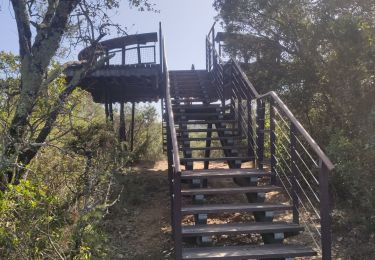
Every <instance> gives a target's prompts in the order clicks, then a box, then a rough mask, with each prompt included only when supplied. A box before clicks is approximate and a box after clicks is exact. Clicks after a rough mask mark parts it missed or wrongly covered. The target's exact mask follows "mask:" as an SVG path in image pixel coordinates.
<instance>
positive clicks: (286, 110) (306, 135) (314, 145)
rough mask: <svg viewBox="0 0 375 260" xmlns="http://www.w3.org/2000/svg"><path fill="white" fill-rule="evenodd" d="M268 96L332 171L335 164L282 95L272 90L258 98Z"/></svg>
mask: <svg viewBox="0 0 375 260" xmlns="http://www.w3.org/2000/svg"><path fill="white" fill-rule="evenodd" d="M266 97H271V98H272V99H273V100H274V101H275V102H277V104H278V105H279V107H280V108H281V110H282V111H283V112H284V114H285V115H286V117H288V118H289V120H290V121H291V122H292V123H293V125H294V126H295V127H296V129H297V130H298V132H299V133H300V134H301V135H302V136H303V137H304V138H305V139H306V141H307V142H308V143H309V145H310V146H311V148H312V149H313V150H314V152H315V153H316V155H317V156H318V157H319V158H320V159H321V160H322V161H323V162H324V164H325V165H326V166H327V168H328V170H330V171H332V170H333V169H334V168H335V166H334V165H333V163H332V162H331V160H330V159H329V158H328V156H327V155H326V154H325V153H324V152H323V150H322V149H321V148H320V146H319V145H318V144H317V143H316V141H315V140H314V139H313V138H312V137H311V135H310V134H309V133H308V132H307V131H306V129H305V128H304V127H303V126H302V124H301V123H300V122H299V121H298V120H297V118H296V117H295V116H294V115H293V113H292V112H291V111H290V110H289V108H288V107H287V106H286V105H285V103H284V102H283V101H282V100H281V99H280V97H279V96H278V95H277V94H276V93H275V92H274V91H270V92H268V93H266V94H263V95H258V96H257V97H256V98H257V99H263V98H266Z"/></svg>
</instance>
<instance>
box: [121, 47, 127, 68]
mask: <svg viewBox="0 0 375 260" xmlns="http://www.w3.org/2000/svg"><path fill="white" fill-rule="evenodd" d="M125 62H126V61H125V46H123V47H122V48H121V65H125Z"/></svg>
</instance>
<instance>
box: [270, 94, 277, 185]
mask: <svg viewBox="0 0 375 260" xmlns="http://www.w3.org/2000/svg"><path fill="white" fill-rule="evenodd" d="M274 109H275V108H274V101H273V99H272V98H271V99H270V150H271V173H272V177H271V184H272V185H275V184H276V171H275V168H276V132H275V110H274Z"/></svg>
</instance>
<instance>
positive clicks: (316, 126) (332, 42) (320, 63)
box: [214, 0, 375, 231]
mask: <svg viewBox="0 0 375 260" xmlns="http://www.w3.org/2000/svg"><path fill="white" fill-rule="evenodd" d="M214 6H215V8H216V9H217V10H218V11H219V18H221V19H222V21H223V25H224V26H225V29H226V31H228V32H230V33H233V37H231V38H232V39H234V40H230V39H229V40H228V41H227V45H228V46H227V51H229V52H230V53H231V54H232V55H234V56H236V57H237V58H238V59H239V60H241V61H242V63H243V66H244V68H245V69H246V70H247V71H248V74H249V77H250V79H251V80H252V81H253V82H254V83H255V84H254V85H255V86H256V87H257V88H258V91H259V92H260V93H264V92H266V91H268V90H276V91H277V92H279V93H280V95H282V96H283V97H284V98H285V99H286V101H287V104H288V106H289V107H290V108H291V110H292V111H293V112H294V114H295V115H296V116H297V118H298V119H300V120H301V122H302V123H303V125H304V126H305V127H306V128H307V129H308V130H309V132H310V133H312V136H313V137H314V138H315V139H316V140H317V141H318V143H319V144H321V145H322V146H323V147H327V149H326V150H327V152H328V153H329V155H330V158H331V159H332V160H333V162H334V163H335V164H336V170H335V172H334V174H333V189H334V192H335V198H336V203H337V205H338V206H339V207H340V208H342V209H348V210H349V211H350V210H351V209H358V210H360V211H361V217H360V218H361V221H362V223H365V224H367V225H368V226H370V227H374V219H373V217H372V216H374V212H375V197H374V195H373V194H374V192H373V187H374V177H373V173H372V172H373V169H374V167H375V164H374V162H375V149H374V132H375V127H374V126H375V124H374V122H375V113H374V111H375V103H374V100H375V80H374V79H375V66H374V65H375V64H374V62H375V44H374V42H375V41H374V40H375V11H374V10H375V3H374V1H369V0H365V1H349V0H344V1H297V0H292V1H290V0H278V1H263V0H250V1H248V0H241V1H230V0H216V1H215V3H214ZM348 216H350V214H348ZM356 217H357V215H356ZM372 231H374V229H372Z"/></svg>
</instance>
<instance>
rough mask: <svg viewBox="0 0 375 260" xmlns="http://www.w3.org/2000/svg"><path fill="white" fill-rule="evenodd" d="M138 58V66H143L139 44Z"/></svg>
mask: <svg viewBox="0 0 375 260" xmlns="http://www.w3.org/2000/svg"><path fill="white" fill-rule="evenodd" d="M137 56H138V64H141V63H142V60H141V48H140V46H139V44H137Z"/></svg>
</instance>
